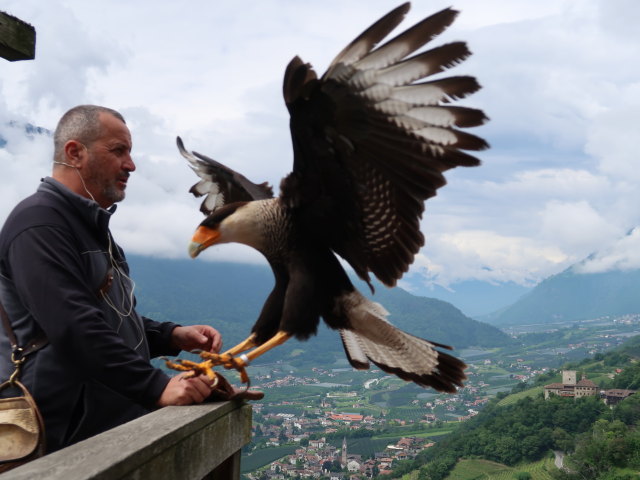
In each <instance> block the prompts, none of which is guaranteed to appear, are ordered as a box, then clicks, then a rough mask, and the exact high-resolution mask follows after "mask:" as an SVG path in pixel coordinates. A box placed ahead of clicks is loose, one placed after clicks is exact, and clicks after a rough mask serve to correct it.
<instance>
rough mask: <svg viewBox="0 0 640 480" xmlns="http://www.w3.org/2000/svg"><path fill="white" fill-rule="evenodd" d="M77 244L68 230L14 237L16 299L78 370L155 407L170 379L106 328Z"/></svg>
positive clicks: (38, 229)
mask: <svg viewBox="0 0 640 480" xmlns="http://www.w3.org/2000/svg"><path fill="white" fill-rule="evenodd" d="M75 242H76V241H75V239H74V238H73V236H72V235H71V234H70V233H69V232H67V231H65V230H64V229H62V228H57V227H50V226H47V227H35V228H31V229H28V230H25V231H24V232H22V233H21V234H20V235H19V236H18V237H17V238H15V239H14V241H13V242H12V244H11V247H10V248H9V252H8V260H9V262H8V263H9V265H10V267H11V277H12V279H13V281H14V284H15V286H16V289H17V291H18V293H19V296H20V299H21V301H22V303H23V304H24V305H25V307H26V308H27V309H28V310H29V312H31V314H32V315H33V316H34V318H35V319H36V321H37V322H38V324H39V326H40V327H41V328H42V330H43V331H44V332H45V334H46V336H47V338H48V339H49V342H50V343H51V345H52V346H53V347H54V348H56V349H58V350H59V351H60V352H62V354H63V355H66V356H67V357H68V358H70V359H72V360H73V363H74V365H77V368H78V369H81V370H82V371H83V372H85V373H86V374H87V375H89V376H91V377H92V378H94V379H95V380H97V381H99V382H101V383H103V384H105V385H106V386H108V387H109V388H111V389H113V390H115V391H117V392H119V393H121V394H122V395H124V396H126V397H128V398H131V399H132V400H134V401H136V402H138V403H140V404H142V405H146V406H149V407H151V406H155V405H156V403H157V401H158V399H159V398H160V396H161V395H162V393H163V391H164V390H165V389H166V387H167V385H168V384H169V381H170V378H169V377H168V376H167V375H166V374H164V373H163V372H162V371H160V370H158V369H155V368H153V367H152V366H151V365H149V363H148V362H147V361H145V360H144V359H143V358H142V357H141V356H140V355H139V354H138V353H137V352H135V351H134V350H133V349H132V348H130V347H128V346H127V345H126V344H125V343H124V341H123V340H122V338H121V337H120V336H119V335H118V334H117V333H116V332H115V331H114V330H113V328H111V327H110V326H109V325H108V324H107V322H106V321H105V319H104V318H103V314H102V311H101V310H100V308H99V304H98V298H97V296H96V293H95V292H93V291H91V288H90V286H89V285H88V284H87V283H88V282H87V279H86V278H85V277H84V275H83V263H82V259H81V256H80V253H79V252H77V251H76V250H75V248H77V246H75Z"/></svg>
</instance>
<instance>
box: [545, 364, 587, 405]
mask: <svg viewBox="0 0 640 480" xmlns="http://www.w3.org/2000/svg"><path fill="white" fill-rule="evenodd" d="M576 378H577V377H576V371H575V370H563V371H562V383H551V384H549V385H545V386H544V398H545V399H547V398H549V396H551V395H559V396H561V397H572V398H582V397H594V396H596V395H598V386H597V385H596V384H595V383H593V382H592V381H591V380H589V379H587V377H586V376H585V375H583V376H582V380H580V381H576Z"/></svg>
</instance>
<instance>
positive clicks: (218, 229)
mask: <svg viewBox="0 0 640 480" xmlns="http://www.w3.org/2000/svg"><path fill="white" fill-rule="evenodd" d="M256 203H258V202H237V203H232V204H229V205H225V206H224V207H222V208H219V209H217V210H215V211H214V212H213V213H212V214H211V215H209V216H208V217H207V218H206V219H205V220H204V221H203V222H202V223H201V224H200V225H199V226H198V228H197V229H196V231H195V233H194V234H193V237H192V238H191V243H190V244H189V256H190V257H191V258H195V257H197V256H198V255H199V254H200V252H202V251H203V250H206V249H207V248H209V247H210V246H211V245H215V244H218V243H232V242H236V243H243V244H245V245H248V246H250V247H253V248H256V249H258V250H259V249H260V246H261V245H262V234H261V232H262V229H261V228H260V227H261V223H260V219H259V215H258V213H259V210H258V208H256V205H255V204H256Z"/></svg>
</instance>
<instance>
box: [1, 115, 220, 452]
mask: <svg viewBox="0 0 640 480" xmlns="http://www.w3.org/2000/svg"><path fill="white" fill-rule="evenodd" d="M131 147H132V143H131V134H130V132H129V129H128V128H127V126H126V123H125V121H124V118H123V117H122V116H121V115H120V114H119V113H118V112H116V111H114V110H111V109H107V108H104V107H98V106H92V105H83V106H78V107H75V108H73V109H71V110H70V111H68V112H67V113H66V114H65V115H64V116H63V117H62V118H61V120H60V122H59V124H58V127H57V128H56V131H55V134H54V165H53V173H52V176H51V177H47V178H45V179H43V180H42V183H41V185H40V186H39V188H38V190H37V192H36V193H35V194H33V195H32V196H30V197H28V198H26V199H25V200H23V201H22V202H20V203H19V204H18V205H17V206H16V208H15V209H14V210H13V212H12V213H11V214H10V215H9V217H8V218H7V220H6V222H5V224H4V226H3V228H2V231H1V232H0V301H2V304H3V305H4V308H5V310H6V311H7V313H8V316H9V319H10V321H11V324H12V327H13V330H14V331H15V333H16V336H17V338H18V342H19V344H20V346H26V345H27V343H28V342H30V341H32V340H34V339H38V338H42V337H46V340H47V343H46V346H44V347H43V348H41V349H40V350H38V351H36V352H35V353H33V354H31V355H29V356H28V357H27V360H26V362H25V364H24V366H23V368H22V371H21V374H20V380H21V381H22V382H23V383H24V384H25V385H26V386H27V388H28V389H29V390H30V391H31V394H32V395H33V396H34V398H35V400H36V403H37V404H38V407H39V408H40V410H41V413H42V415H43V417H44V422H45V430H46V437H47V446H48V451H54V450H57V449H59V448H62V447H64V446H67V445H70V444H72V443H74V442H77V441H79V440H82V439H84V438H87V437H89V436H92V435H95V434H97V433H100V432H102V431H105V430H107V429H109V428H112V427H114V426H117V425H120V424H122V423H125V422H127V421H129V420H131V419H134V418H136V417H139V416H141V415H143V414H145V413H147V412H149V411H150V410H151V409H153V408H156V407H162V406H166V405H186V404H191V403H198V402H202V401H203V400H204V399H205V398H207V397H208V396H209V394H210V393H211V382H210V381H209V379H208V378H207V377H204V376H198V377H195V378H190V379H186V378H183V377H184V375H178V376H176V377H173V378H170V377H169V376H167V375H165V374H164V373H163V372H162V371H161V370H159V369H156V368H153V367H152V366H151V364H150V363H149V359H150V358H151V357H153V356H157V355H159V354H168V355H176V354H177V353H178V352H179V351H180V350H192V349H195V348H199V349H203V350H207V351H211V352H217V351H219V349H220V346H221V338H220V334H219V333H218V332H217V331H216V330H215V329H213V328H212V327H210V326H206V325H198V326H189V327H182V326H178V325H176V324H174V323H168V322H167V323H158V322H154V321H152V320H150V319H147V318H144V317H141V316H140V315H138V313H137V312H136V310H135V297H134V291H133V290H134V284H133V282H132V280H131V279H130V278H129V268H128V265H127V262H126V260H125V257H124V253H123V251H122V249H121V248H120V247H119V246H118V245H117V244H116V243H115V241H114V240H113V237H112V236H111V233H110V231H109V227H108V225H109V218H110V216H111V215H112V214H113V212H114V211H115V207H116V206H115V203H116V202H119V201H122V200H123V199H124V197H125V189H126V186H127V180H128V178H129V175H130V174H131V172H133V171H134V170H135V169H136V166H135V164H134V162H133V160H132V158H131ZM10 355H11V348H10V346H9V342H8V339H7V336H6V334H5V332H4V331H3V329H0V380H6V379H7V378H8V377H9V376H10V374H11V373H12V372H13V365H12V364H11V362H10Z"/></svg>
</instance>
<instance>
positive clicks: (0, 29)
mask: <svg viewBox="0 0 640 480" xmlns="http://www.w3.org/2000/svg"><path fill="white" fill-rule="evenodd" d="M0 56H1V57H4V58H6V59H7V60H9V61H11V62H15V61H16V60H33V59H34V58H35V56H36V29H35V28H33V27H32V26H31V25H29V24H28V23H26V22H23V21H22V20H20V19H18V18H16V17H12V16H11V15H9V14H8V13H5V12H0Z"/></svg>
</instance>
